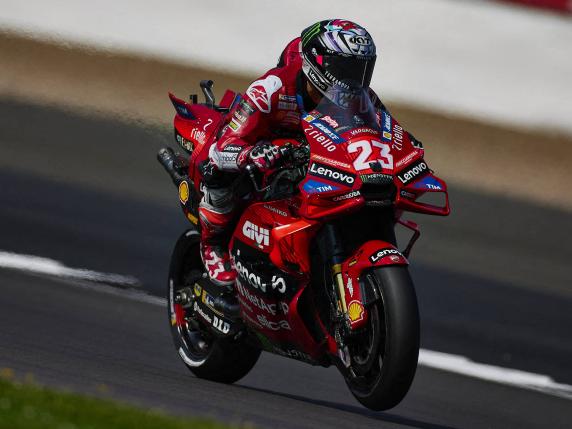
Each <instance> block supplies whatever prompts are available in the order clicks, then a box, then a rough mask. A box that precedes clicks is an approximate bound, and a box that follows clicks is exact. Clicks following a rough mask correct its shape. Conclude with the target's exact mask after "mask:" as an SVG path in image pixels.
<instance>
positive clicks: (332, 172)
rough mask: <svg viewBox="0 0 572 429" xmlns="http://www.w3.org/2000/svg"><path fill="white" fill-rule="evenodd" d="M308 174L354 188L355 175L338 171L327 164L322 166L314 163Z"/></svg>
mask: <svg viewBox="0 0 572 429" xmlns="http://www.w3.org/2000/svg"><path fill="white" fill-rule="evenodd" d="M308 174H311V175H312V176H317V177H321V178H324V179H327V180H331V181H332V182H336V183H339V184H341V185H344V186H350V187H351V186H353V184H354V182H355V180H356V176H355V175H354V174H351V173H348V172H346V171H343V170H338V169H337V168H334V167H330V166H329V165H326V164H321V163H319V162H315V161H314V162H312V164H311V165H310V168H309V169H308Z"/></svg>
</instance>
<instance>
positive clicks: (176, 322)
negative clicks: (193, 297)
mask: <svg viewBox="0 0 572 429" xmlns="http://www.w3.org/2000/svg"><path fill="white" fill-rule="evenodd" d="M199 244H200V236H199V234H198V233H197V232H196V231H194V230H188V231H186V232H185V233H183V234H182V235H181V237H179V240H178V241H177V244H176V245H175V249H174V250H173V255H172V256H171V265H170V268H169V280H168V284H167V296H168V297H169V305H168V315H169V322H170V326H171V334H172V336H173V341H174V343H175V347H176V349H177V352H178V353H179V356H180V357H181V359H182V360H183V362H184V363H185V365H186V366H187V368H188V369H189V370H190V371H191V372H192V373H193V374H195V375H196V376H197V377H199V378H204V379H206V380H211V381H217V382H221V383H234V382H236V381H238V380H240V379H241V378H242V377H244V376H245V375H246V374H248V373H249V372H250V370H251V369H252V368H253V367H254V365H255V364H256V362H257V361H258V358H259V356H260V352H261V351H260V349H258V348H256V347H253V346H251V345H250V344H248V343H246V342H245V341H244V340H234V339H232V338H221V337H218V336H216V335H213V334H211V333H210V332H209V330H208V329H206V328H205V327H204V326H202V325H201V324H200V323H198V322H197V321H196V320H193V318H192V314H189V312H190V311H189V310H186V309H184V308H183V307H182V306H180V305H179V304H176V303H175V296H176V295H177V293H178V292H179V291H180V290H181V289H183V288H188V287H192V286H193V285H194V283H195V281H196V280H197V279H198V278H200V277H201V276H202V274H203V271H204V270H203V265H202V261H201V258H200V254H199Z"/></svg>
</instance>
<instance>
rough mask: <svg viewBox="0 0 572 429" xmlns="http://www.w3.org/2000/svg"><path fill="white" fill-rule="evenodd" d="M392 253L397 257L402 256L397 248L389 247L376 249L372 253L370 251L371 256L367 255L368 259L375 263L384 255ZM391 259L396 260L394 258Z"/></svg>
mask: <svg viewBox="0 0 572 429" xmlns="http://www.w3.org/2000/svg"><path fill="white" fill-rule="evenodd" d="M392 255H393V256H397V257H399V258H404V256H403V255H402V254H401V252H400V251H399V250H396V249H393V248H391V247H386V248H384V249H379V250H376V251H375V252H374V253H372V254H371V256H370V257H369V261H370V262H371V263H372V264H375V263H377V262H379V261H380V260H381V259H383V258H385V257H386V256H392ZM392 260H393V261H394V262H396V261H395V260H394V259H392Z"/></svg>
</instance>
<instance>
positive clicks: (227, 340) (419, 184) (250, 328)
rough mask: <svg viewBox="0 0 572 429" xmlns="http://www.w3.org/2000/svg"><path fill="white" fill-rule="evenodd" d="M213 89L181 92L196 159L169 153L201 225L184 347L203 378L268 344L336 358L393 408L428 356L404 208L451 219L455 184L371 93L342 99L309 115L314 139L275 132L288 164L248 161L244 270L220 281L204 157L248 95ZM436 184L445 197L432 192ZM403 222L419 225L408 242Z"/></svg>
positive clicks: (176, 295) (191, 237)
mask: <svg viewBox="0 0 572 429" xmlns="http://www.w3.org/2000/svg"><path fill="white" fill-rule="evenodd" d="M201 87H202V90H203V92H204V94H205V98H206V102H205V103H197V97H196V95H194V96H192V97H191V101H190V102H189V103H187V102H185V101H183V100H181V99H178V98H176V97H175V96H173V95H172V94H170V98H171V101H172V103H173V105H174V107H175V109H176V111H177V113H176V116H175V119H174V127H175V139H176V141H177V142H178V144H179V145H180V146H181V147H182V148H183V149H184V150H185V151H186V152H187V155H190V156H182V155H177V154H175V153H174V152H173V150H172V149H168V148H164V149H161V150H160V151H159V154H158V159H159V161H160V162H161V164H162V165H163V166H164V167H165V169H166V170H167V171H168V172H169V174H170V176H171V178H172V180H173V182H174V183H175V185H176V186H177V187H178V190H179V199H180V202H181V205H182V209H183V211H184V213H185V216H186V217H187V219H188V220H189V221H190V222H191V224H192V226H191V228H190V229H189V230H187V231H186V232H184V233H183V234H182V235H181V237H180V238H179V240H178V241H177V243H176V245H175V248H174V251H173V254H172V259H171V265H170V272H169V278H168V313H169V320H170V325H171V331H172V335H173V339H174V342H175V346H176V348H177V351H178V353H179V356H180V357H181V359H182V360H183V362H184V363H185V365H186V366H187V367H188V368H189V369H190V370H191V371H192V372H193V373H194V374H195V375H196V376H198V377H201V378H205V379H208V380H213V381H218V382H224V383H233V382H235V381H237V380H239V379H240V378H242V377H244V376H245V375H246V374H247V373H248V372H249V371H250V370H251V369H252V367H253V366H254V365H255V363H256V361H257V359H258V357H259V355H260V353H261V351H262V350H264V351H267V352H270V353H275V354H278V355H281V356H284V357H288V358H292V359H297V360H300V361H304V362H307V363H309V364H312V365H321V366H330V365H335V366H336V367H337V368H338V369H339V371H340V372H341V374H342V376H343V377H344V379H345V381H346V384H347V386H348V387H349V389H350V390H351V392H352V394H353V395H354V396H355V397H356V399H357V400H358V401H359V402H360V403H362V404H363V405H364V406H366V407H368V408H370V409H373V410H386V409H389V408H392V407H394V406H395V405H397V404H398V403H399V402H400V401H401V400H402V399H403V398H404V396H405V395H406V393H407V391H408V390H409V387H410V385H411V382H412V380H413V377H414V375H415V371H416V368H417V358H418V353H419V313H418V307H417V298H416V295H415V289H414V286H413V282H412V280H411V277H410V275H409V272H408V264H409V263H408V260H407V257H408V256H409V252H410V251H411V248H412V246H413V244H414V242H415V240H416V239H417V238H418V237H419V235H420V232H419V229H418V228H417V225H416V224H415V223H413V222H411V221H407V220H403V219H401V215H402V213H403V212H404V211H411V212H417V213H425V214H431V215H440V216H446V215H448V214H449V201H448V195H447V187H446V184H445V182H444V181H442V180H441V179H439V178H437V177H436V176H434V175H433V172H432V171H431V170H430V169H429V167H428V166H427V164H426V162H425V161H424V159H423V155H424V150H423V148H422V146H421V145H420V144H419V143H417V142H416V141H415V140H413V139H411V138H410V136H409V135H408V133H407V132H405V131H404V130H403V129H402V128H401V126H400V125H399V123H398V122H397V121H396V120H395V119H394V118H392V117H391V115H390V114H389V113H387V112H385V111H379V110H376V109H375V107H374V106H373V104H372V102H371V101H370V97H369V96H368V94H367V93H365V92H364V93H363V94H357V95H354V96H352V97H351V98H350V99H349V100H348V101H347V103H346V107H343V108H342V107H340V106H338V105H335V104H333V103H329V102H323V103H321V104H320V105H318V106H317V107H316V109H314V110H313V111H311V112H303V113H302V117H301V128H302V130H301V131H303V139H302V138H300V139H297V140H295V139H278V140H275V141H274V144H276V145H278V146H280V150H281V151H282V153H283V155H284V157H285V158H286V159H287V161H286V162H285V163H284V165H283V166H282V167H280V168H279V169H278V170H276V171H272V172H269V173H265V174H261V173H260V172H258V171H257V170H256V169H255V167H254V166H248V167H247V168H246V171H245V172H244V174H243V175H242V176H241V179H239V182H240V183H239V184H238V185H237V192H238V193H239V195H243V196H244V197H245V198H244V201H245V208H244V211H243V213H242V216H241V217H240V219H239V220H238V222H237V223H236V226H235V227H234V233H233V235H232V239H231V240H230V244H229V246H230V247H229V251H230V254H231V257H232V260H233V264H234V267H235V269H236V270H237V273H238V279H237V281H236V283H235V285H234V287H233V288H232V290H231V291H229V290H226V289H225V288H222V287H220V286H216V285H213V284H212V283H211V282H210V281H209V278H208V276H207V274H206V272H205V270H204V267H203V264H202V262H201V258H200V254H199V244H200V223H199V222H198V210H197V209H198V204H199V201H200V198H201V172H200V169H199V168H198V166H199V165H200V164H201V163H202V162H203V161H205V160H206V159H207V156H208V152H209V147H210V145H211V144H213V141H214V140H215V138H216V136H217V134H218V132H219V131H220V130H221V128H222V127H224V126H225V123H226V121H225V118H226V117H227V114H228V112H229V111H230V110H231V109H232V107H233V106H234V105H235V104H236V103H237V102H238V100H239V99H240V96H239V95H236V94H235V93H233V92H232V91H226V93H225V95H224V97H223V98H222V100H221V103H220V104H219V105H215V100H214V96H213V93H212V81H202V82H201ZM437 193H440V195H441V200H442V201H441V204H439V205H436V204H434V203H431V202H429V201H425V200H426V198H425V197H427V196H429V195H434V196H435V195H437ZM246 197H248V198H246ZM396 224H399V225H402V226H404V227H406V228H408V229H410V230H412V231H413V234H412V235H411V237H410V240H409V243H408V244H407V245H406V246H405V248H404V250H402V251H400V250H398V248H397V240H396V235H395V227H396ZM229 295H230V296H232V297H234V298H233V299H234V301H232V300H231V301H229ZM225 297H226V298H225ZM221 298H225V299H221ZM229 302H230V303H229Z"/></svg>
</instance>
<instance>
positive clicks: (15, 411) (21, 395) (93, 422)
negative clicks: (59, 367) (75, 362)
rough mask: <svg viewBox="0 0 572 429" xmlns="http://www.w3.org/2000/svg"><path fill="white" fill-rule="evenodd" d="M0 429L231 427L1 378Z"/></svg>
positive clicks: (224, 428)
mask: <svg viewBox="0 0 572 429" xmlns="http://www.w3.org/2000/svg"><path fill="white" fill-rule="evenodd" d="M0 428H2V429H4V428H5V429H24V428H25V429H36V428H37V429H40V428H41V429H45V428H66V429H84V428H85V429H88V428H89V429H99V428H102V429H104V428H105V429H115V428H117V429H119V428H120V429H131V428H134V429H156V428H161V429H179V428H181V429H182V428H185V429H193V428H201V429H203V428H205V429H230V428H231V426H227V425H223V424H220V423H215V422H213V421H209V420H205V419H183V418H175V417H170V416H167V415H164V414H160V413H158V412H154V411H148V410H143V409H138V408H135V407H132V406H128V405H123V404H118V403H115V402H113V401H110V400H104V399H96V398H89V397H86V396H81V395H76V394H73V393H64V392H56V391H53V390H50V389H46V388H43V387H38V386H33V385H27V384H15V383H12V382H9V381H7V380H2V379H0Z"/></svg>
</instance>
